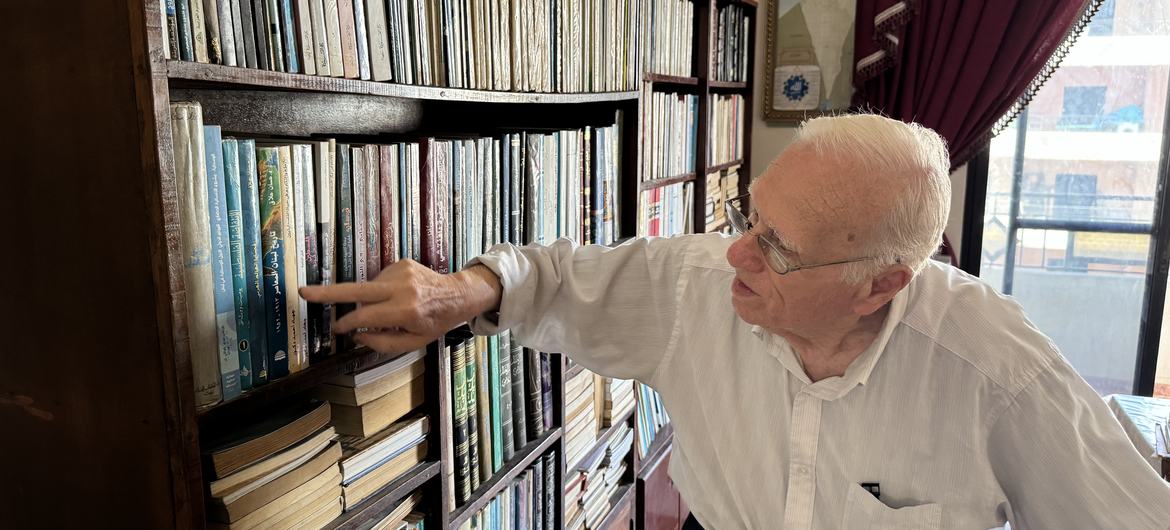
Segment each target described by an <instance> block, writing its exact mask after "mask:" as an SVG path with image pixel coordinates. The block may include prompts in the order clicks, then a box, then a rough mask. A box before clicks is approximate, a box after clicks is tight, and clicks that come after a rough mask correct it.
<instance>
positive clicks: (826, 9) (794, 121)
mask: <svg viewBox="0 0 1170 530" xmlns="http://www.w3.org/2000/svg"><path fill="white" fill-rule="evenodd" d="M767 6H768V7H767V15H766V17H767V19H766V20H767V24H766V30H765V31H766V34H765V46H764V56H765V70H764V73H763V75H762V76H761V77H762V81H763V82H762V83H760V86H761V89H762V91H763V96H764V105H763V114H764V115H763V118H764V121H766V122H770V123H774V124H778V125H799V124H800V123H801V122H803V121H804V120H807V119H811V118H815V117H818V116H826V115H835V114H843V113H847V112H849V111H850V110H851V107H850V102H851V99H852V94H853V88H852V80H853V76H852V73H853V66H854V61H853V27H854V20H853V14H854V8H853V2H852V1H848V0H815V1H813V0H810V1H802V0H773V1H772V2H768V3H767ZM810 30H811V31H810Z"/></svg>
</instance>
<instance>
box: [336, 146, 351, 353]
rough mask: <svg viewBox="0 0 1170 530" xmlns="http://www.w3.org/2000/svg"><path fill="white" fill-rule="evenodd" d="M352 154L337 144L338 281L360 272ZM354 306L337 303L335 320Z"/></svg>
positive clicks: (340, 346)
mask: <svg viewBox="0 0 1170 530" xmlns="http://www.w3.org/2000/svg"><path fill="white" fill-rule="evenodd" d="M350 154H351V150H350V147H349V145H347V144H342V143H338V144H336V155H337V172H336V178H337V193H336V196H335V200H336V203H337V236H336V237H337V260H336V261H335V263H336V266H337V282H338V283H345V282H355V281H357V273H356V270H355V269H354V241H353V230H354V216H353V175H352V173H351V172H350V160H349V158H350ZM352 308H353V304H338V305H336V306H334V308H333V309H334V312H335V315H334V318H335V319H337V318H341V317H342V316H344V315H345V314H346V313H348V312H349V311H350V310H352ZM341 339H342V337H335V338H334V340H335V341H338V342H341V343H342V344H343V343H344V342H343V341H341ZM342 344H338V348H337V349H339V350H340V349H341V348H342Z"/></svg>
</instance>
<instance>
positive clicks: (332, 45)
mask: <svg viewBox="0 0 1170 530" xmlns="http://www.w3.org/2000/svg"><path fill="white" fill-rule="evenodd" d="M325 33H326V39H325V42H326V43H327V44H328V46H329V73H328V75H331V76H333V77H344V76H345V66H344V63H343V61H342V58H341V55H342V52H341V48H342V46H341V13H340V9H339V6H338V0H325ZM338 147H339V148H340V146H338Z"/></svg>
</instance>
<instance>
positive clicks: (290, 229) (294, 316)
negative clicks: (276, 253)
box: [277, 145, 308, 373]
mask: <svg viewBox="0 0 1170 530" xmlns="http://www.w3.org/2000/svg"><path fill="white" fill-rule="evenodd" d="M277 153H278V156H279V160H280V190H281V193H282V195H283V197H284V208H283V209H282V210H281V214H282V216H283V219H281V224H282V225H283V227H284V241H285V250H284V286H285V289H284V296H285V304H284V308H285V311H286V312H287V315H288V317H287V322H288V371H289V373H296V372H299V371H301V370H303V369H304V368H305V366H306V365H307V364H308V358H307V352H306V350H305V346H306V344H305V342H306V341H305V340H304V338H305V335H304V326H303V321H302V320H301V314H302V312H301V303H302V302H303V301H304V299H303V298H301V296H300V295H299V294H298V293H297V290H298V289H299V288H300V286H301V270H302V269H303V268H304V256H305V248H304V244H303V242H304V238H303V237H298V236H297V232H299V231H304V227H302V226H300V225H298V224H297V211H298V210H299V208H298V206H297V195H299V194H298V193H297V192H296V188H297V187H296V186H295V183H296V177H297V176H298V175H299V174H300V173H299V171H297V169H298V167H299V166H298V165H297V164H296V160H295V159H294V157H293V156H292V146H289V145H281V146H280V147H278V148H277ZM298 229H299V230H298Z"/></svg>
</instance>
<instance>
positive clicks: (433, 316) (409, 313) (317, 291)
mask: <svg viewBox="0 0 1170 530" xmlns="http://www.w3.org/2000/svg"><path fill="white" fill-rule="evenodd" d="M501 293H502V287H501V285H500V279H499V278H498V277H496V275H495V273H493V272H492V271H491V270H490V269H488V268H487V267H484V266H482V265H476V266H473V267H471V268H468V269H466V270H463V271H460V272H458V273H456V274H439V273H437V272H434V271H432V270H431V269H428V268H427V267H424V266H422V265H420V264H418V263H416V262H414V261H412V260H402V261H398V262H396V263H394V264H393V265H391V266H389V267H386V268H385V269H383V270H382V272H381V273H380V274H378V276H377V278H374V279H373V280H372V281H369V282H365V283H339V284H334V285H314V286H306V287H302V288H301V289H300V294H301V296H302V297H303V298H304V299H305V300H308V301H309V302H314V303H319V304H345V303H357V304H359V307H358V308H357V309H356V310H354V311H351V312H350V313H348V314H346V315H345V316H343V317H341V319H339V320H338V321H337V322H336V323H335V324H334V325H333V332H334V333H335V334H342V333H349V332H350V331H354V330H358V333H356V334H355V335H354V339H355V340H356V341H357V342H358V343H360V344H362V345H365V346H368V347H370V348H372V349H374V350H377V351H380V352H404V351H411V350H416V349H418V348H421V347H423V346H425V345H426V344H428V343H430V342H432V341H434V340H435V339H437V338H439V336H440V335H442V334H443V333H446V332H447V331H448V330H450V329H452V328H454V327H456V326H458V325H459V324H462V323H464V322H466V321H468V320H470V319H472V318H473V317H475V316H477V315H480V314H482V313H484V312H486V311H488V310H491V309H495V308H497V307H499V304H500V296H501Z"/></svg>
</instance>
